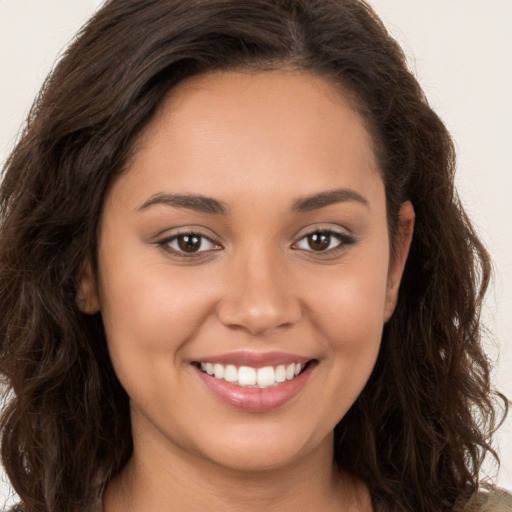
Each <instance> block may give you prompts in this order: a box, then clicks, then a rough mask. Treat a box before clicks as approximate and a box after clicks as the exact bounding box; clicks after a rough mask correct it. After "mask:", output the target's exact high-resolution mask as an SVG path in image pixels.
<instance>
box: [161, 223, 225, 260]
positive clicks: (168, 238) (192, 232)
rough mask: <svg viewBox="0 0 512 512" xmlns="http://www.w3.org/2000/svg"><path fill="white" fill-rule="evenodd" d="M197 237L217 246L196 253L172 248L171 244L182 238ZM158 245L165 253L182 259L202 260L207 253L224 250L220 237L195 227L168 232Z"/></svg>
mask: <svg viewBox="0 0 512 512" xmlns="http://www.w3.org/2000/svg"><path fill="white" fill-rule="evenodd" d="M185 235H189V236H197V237H198V238H201V239H202V240H207V241H208V242H209V243H210V244H212V245H213V246H215V247H214V248H209V249H202V248H201V249H200V250H198V251H196V252H186V251H182V250H180V249H179V248H173V247H171V246H170V243H172V242H174V241H176V240H177V239H178V238H179V237H180V236H185ZM155 243H156V245H158V246H159V247H160V248H161V249H162V250H163V251H165V252H166V253H168V254H171V255H173V256H178V257H181V258H190V259H193V258H200V257H205V256H206V255H207V253H211V252H214V251H219V250H221V249H223V246H222V244H221V243H220V241H219V239H218V237H216V236H214V235H213V234H208V235H207V234H205V233H203V232H201V230H200V229H199V228H194V227H190V228H189V227H186V228H176V229H175V230H173V231H171V232H169V231H166V234H165V235H162V236H160V237H159V239H158V240H157V241H156V242H155Z"/></svg>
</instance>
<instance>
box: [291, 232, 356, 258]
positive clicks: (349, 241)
mask: <svg viewBox="0 0 512 512" xmlns="http://www.w3.org/2000/svg"><path fill="white" fill-rule="evenodd" d="M316 233H322V234H327V235H330V236H332V237H333V238H335V239H337V240H338V242H339V243H338V244H337V245H336V246H335V247H331V248H330V249H326V250H323V251H315V250H314V249H306V248H301V247H298V244H299V243H300V242H302V241H303V240H305V239H306V238H307V237H308V236H311V235H313V234H316ZM356 242H357V240H356V238H355V237H354V236H353V235H352V234H349V233H347V232H346V231H344V230H342V229H336V228H332V227H317V228H310V229H309V230H308V231H307V232H305V233H303V234H302V235H300V236H299V237H298V239H297V241H296V242H294V244H293V245H292V248H293V249H295V250H300V251H304V252H306V253H309V254H312V255H314V256H317V257H323V256H335V255H337V254H338V253H339V252H341V251H343V250H346V248H347V246H350V245H353V244H355V243H356Z"/></svg>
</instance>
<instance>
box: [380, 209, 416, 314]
mask: <svg viewBox="0 0 512 512" xmlns="http://www.w3.org/2000/svg"><path fill="white" fill-rule="evenodd" d="M414 218H415V214H414V208H413V206H412V204H411V202H410V201H405V203H403V204H402V206H401V207H400V212H399V214H398V229H397V233H396V236H395V239H394V240H392V244H393V247H392V248H391V259H390V262H389V269H388V283H387V292H386V306H385V309H384V322H387V321H388V320H389V319H390V318H391V315H392V314H393V311H394V310H395V307H396V303H397V300H398V289H399V288H400V281H401V280H402V274H403V272H404V268H405V262H406V261H407V256H408V254H409V248H410V247H411V241H412V235H413V231H414Z"/></svg>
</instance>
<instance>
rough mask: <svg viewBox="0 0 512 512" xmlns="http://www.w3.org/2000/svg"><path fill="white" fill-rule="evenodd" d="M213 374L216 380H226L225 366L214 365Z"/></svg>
mask: <svg viewBox="0 0 512 512" xmlns="http://www.w3.org/2000/svg"><path fill="white" fill-rule="evenodd" d="M213 374H214V375H215V378H216V379H223V378H224V366H222V365H221V364H214V365H213Z"/></svg>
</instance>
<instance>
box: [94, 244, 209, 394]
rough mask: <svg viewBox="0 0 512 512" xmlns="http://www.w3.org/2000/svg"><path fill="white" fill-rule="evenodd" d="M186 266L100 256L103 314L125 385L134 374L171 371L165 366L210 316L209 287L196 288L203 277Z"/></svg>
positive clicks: (114, 358) (114, 360)
mask: <svg viewBox="0 0 512 512" xmlns="http://www.w3.org/2000/svg"><path fill="white" fill-rule="evenodd" d="M106 254H108V252H106ZM117 254H118V255H121V256H122V255H123V253H121V252H118V253H117ZM124 254H126V253H124ZM188 270H189V269H179V268H178V269H176V268H174V269H173V268H171V267H170V266H169V265H166V263H165V262H164V263H161V262H158V263H155V262H154V261H152V262H151V261H148V260H145V261H144V260H143V259H140V258H139V259H136V258H133V259H129V258H126V257H124V256H123V257H122V258H117V259H115V260H114V259H110V258H108V257H106V258H104V260H103V266H102V276H103V279H102V282H103V286H102V287H101V288H100V300H101V312H102V317H103V323H104V326H105V331H106V336H107V340H108V346H109V350H110V355H111V359H112V361H113V364H114V368H115V369H116V373H117V374H118V376H119V378H120V380H121V382H123V384H125V387H126V386H128V387H129V383H128V382H127V380H128V379H132V378H133V375H137V374H138V376H139V377H140V376H142V374H144V375H147V376H150V375H152V373H153V372H160V371H161V372H164V373H167V374H169V365H171V364H172V363H173V362H174V361H176V360H178V359H179V356H180V354H181V348H182V346H186V343H187V341H188V340H190V339H191V338H193V336H194V333H195V332H196V331H197V329H198V328H199V326H200V325H201V324H202V323H203V321H204V319H205V318H206V317H207V316H208V315H209V312H210V310H211V299H210V298H209V297H208V289H207V288H206V287H205V286H200V285H201V283H205V281H204V277H201V276H200V275H197V274H200V272H196V273H195V274H192V273H191V272H188ZM192 276H193V277H192Z"/></svg>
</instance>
